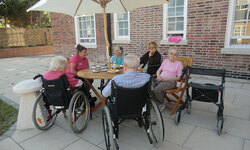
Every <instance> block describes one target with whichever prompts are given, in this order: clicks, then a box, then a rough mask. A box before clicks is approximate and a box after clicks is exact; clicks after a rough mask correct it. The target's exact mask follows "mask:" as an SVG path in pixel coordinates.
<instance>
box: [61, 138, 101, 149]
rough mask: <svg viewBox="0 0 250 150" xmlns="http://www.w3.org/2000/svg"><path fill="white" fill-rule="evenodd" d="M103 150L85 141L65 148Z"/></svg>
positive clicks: (76, 142) (78, 141)
mask: <svg viewBox="0 0 250 150" xmlns="http://www.w3.org/2000/svg"><path fill="white" fill-rule="evenodd" d="M79 149H81V150H102V148H100V147H97V146H96V145H93V144H91V143H89V142H87V141H85V140H83V139H79V140H77V141H75V142H74V143H72V144H71V145H69V146H67V147H65V148H64V149H63V150H79Z"/></svg>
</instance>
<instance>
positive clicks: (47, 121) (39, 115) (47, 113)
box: [32, 93, 57, 130]
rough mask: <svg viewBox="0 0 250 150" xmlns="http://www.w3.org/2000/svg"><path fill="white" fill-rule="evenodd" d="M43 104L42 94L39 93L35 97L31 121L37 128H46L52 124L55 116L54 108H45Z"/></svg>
mask: <svg viewBox="0 0 250 150" xmlns="http://www.w3.org/2000/svg"><path fill="white" fill-rule="evenodd" d="M44 105H45V103H44V101H43V95H42V93H40V94H39V95H38V96H37V97H36V100H35V102H34V104H33V108H32V121H33V123H34V125H35V127H36V128H37V129H39V130H48V129H49V128H50V127H51V126H52V125H53V124H54V122H55V120H56V117H57V113H56V109H55V108H54V107H53V106H48V108H46V107H45V106H44ZM39 108H40V109H39ZM48 109H49V110H48ZM53 114H54V115H53ZM52 116H53V117H52Z"/></svg>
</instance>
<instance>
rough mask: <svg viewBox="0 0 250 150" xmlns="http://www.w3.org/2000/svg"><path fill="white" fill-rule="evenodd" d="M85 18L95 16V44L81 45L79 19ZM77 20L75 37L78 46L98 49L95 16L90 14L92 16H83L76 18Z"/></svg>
mask: <svg viewBox="0 0 250 150" xmlns="http://www.w3.org/2000/svg"><path fill="white" fill-rule="evenodd" d="M83 16H94V27H95V29H94V31H95V43H81V42H80V34H79V20H78V18H79V17H83ZM74 20H75V37H76V44H82V45H83V46H84V47H86V48H97V45H96V43H97V41H96V21H95V14H90V15H82V16H75V17H74Z"/></svg>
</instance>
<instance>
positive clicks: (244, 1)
mask: <svg viewBox="0 0 250 150" xmlns="http://www.w3.org/2000/svg"><path fill="white" fill-rule="evenodd" d="M248 3H249V0H236V4H237V5H239V4H248Z"/></svg>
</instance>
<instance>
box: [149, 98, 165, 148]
mask: <svg viewBox="0 0 250 150" xmlns="http://www.w3.org/2000/svg"><path fill="white" fill-rule="evenodd" d="M151 104H152V105H151V108H150V116H149V129H150V134H149V135H150V138H151V139H152V140H153V145H154V146H155V147H159V146H160V145H161V143H162V142H163V140H164V134H165V133H164V124H163V119H162V115H161V112H160V110H159V108H158V107H157V106H156V104H155V102H154V101H151Z"/></svg>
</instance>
